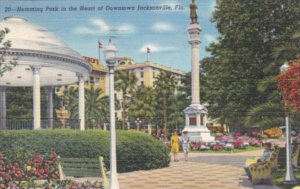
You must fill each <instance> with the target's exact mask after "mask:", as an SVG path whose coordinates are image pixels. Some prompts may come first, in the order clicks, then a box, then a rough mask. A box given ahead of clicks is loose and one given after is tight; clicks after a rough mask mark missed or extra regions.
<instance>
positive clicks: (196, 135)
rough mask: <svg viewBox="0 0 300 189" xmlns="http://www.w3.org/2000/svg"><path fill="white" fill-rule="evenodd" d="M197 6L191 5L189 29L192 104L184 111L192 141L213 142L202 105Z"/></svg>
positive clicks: (205, 110)
mask: <svg viewBox="0 0 300 189" xmlns="http://www.w3.org/2000/svg"><path fill="white" fill-rule="evenodd" d="M196 10H197V5H196V3H195V0H192V3H191V4H190V18H191V23H190V25H189V27H188V32H189V36H190V39H189V44H190V45H191V67H192V74H191V77H192V78H191V79H192V92H191V94H192V102H191V105H190V106H189V107H187V108H186V109H184V113H185V119H186V121H185V128H184V131H188V135H189V136H190V138H191V140H192V141H204V142H209V141H213V140H214V137H212V136H211V135H210V131H209V130H208V128H207V127H206V120H207V119H206V116H207V109H206V108H205V107H204V106H203V105H201V104H200V71H199V69H200V68H199V66H200V65H199V60H200V59H199V47H200V43H201V41H200V32H201V27H200V25H199V23H198V17H197V12H196Z"/></svg>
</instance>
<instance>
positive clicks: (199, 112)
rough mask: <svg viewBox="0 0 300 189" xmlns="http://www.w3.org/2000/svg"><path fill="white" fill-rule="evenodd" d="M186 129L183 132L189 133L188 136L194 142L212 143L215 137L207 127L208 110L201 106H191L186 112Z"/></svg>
mask: <svg viewBox="0 0 300 189" xmlns="http://www.w3.org/2000/svg"><path fill="white" fill-rule="evenodd" d="M184 113H185V119H186V121H185V123H186V125H185V127H184V129H183V131H188V136H189V137H190V140H191V141H193V142H212V141H215V137H213V136H211V135H210V130H208V128H207V127H206V115H207V109H206V108H205V107H204V106H203V105H201V104H191V105H190V106H189V107H187V108H186V109H185V110H184Z"/></svg>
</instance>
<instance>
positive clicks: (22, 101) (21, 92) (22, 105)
mask: <svg viewBox="0 0 300 189" xmlns="http://www.w3.org/2000/svg"><path fill="white" fill-rule="evenodd" d="M46 97H47V89H46V88H45V87H42V88H41V116H42V118H45V117H47V116H46V115H47V98H46ZM6 102H7V105H6V108H7V109H6V111H7V117H8V118H32V116H33V105H32V102H33V96H32V88H31V87H8V88H7V91H6Z"/></svg>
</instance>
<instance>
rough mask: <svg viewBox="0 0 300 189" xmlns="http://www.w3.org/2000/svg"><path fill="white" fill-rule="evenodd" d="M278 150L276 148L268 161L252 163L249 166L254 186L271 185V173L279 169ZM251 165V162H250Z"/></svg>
mask: <svg viewBox="0 0 300 189" xmlns="http://www.w3.org/2000/svg"><path fill="white" fill-rule="evenodd" d="M277 162H278V149H277V148H275V149H274V150H273V151H272V153H271V155H270V157H269V158H268V160H266V161H263V162H257V163H252V164H250V165H249V167H248V168H249V171H250V176H251V183H252V184H260V183H265V184H271V180H272V177H271V172H272V170H274V169H276V168H277ZM248 163H250V160H249V162H248Z"/></svg>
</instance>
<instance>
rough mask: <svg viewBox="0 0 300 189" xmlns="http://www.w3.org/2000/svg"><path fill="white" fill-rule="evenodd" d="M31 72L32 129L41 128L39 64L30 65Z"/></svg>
mask: <svg viewBox="0 0 300 189" xmlns="http://www.w3.org/2000/svg"><path fill="white" fill-rule="evenodd" d="M31 69H32V72H33V129H34V130H36V129H41V80H40V70H41V66H39V65H34V66H32V67H31Z"/></svg>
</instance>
